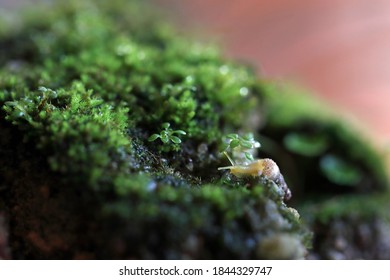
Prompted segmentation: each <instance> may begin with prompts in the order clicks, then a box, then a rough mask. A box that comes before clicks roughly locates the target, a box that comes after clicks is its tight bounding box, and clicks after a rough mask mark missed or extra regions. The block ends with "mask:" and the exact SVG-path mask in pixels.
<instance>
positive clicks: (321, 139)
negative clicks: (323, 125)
mask: <svg viewBox="0 0 390 280" xmlns="http://www.w3.org/2000/svg"><path fill="white" fill-rule="evenodd" d="M283 142H284V145H285V146H286V148H287V149H288V150H289V151H291V152H294V153H296V154H299V155H303V156H307V157H314V156H319V155H321V154H322V153H323V152H324V151H325V150H326V149H327V148H328V146H329V145H328V141H327V139H326V137H325V136H323V135H307V134H301V133H289V134H287V135H286V136H285V137H284V139H283Z"/></svg>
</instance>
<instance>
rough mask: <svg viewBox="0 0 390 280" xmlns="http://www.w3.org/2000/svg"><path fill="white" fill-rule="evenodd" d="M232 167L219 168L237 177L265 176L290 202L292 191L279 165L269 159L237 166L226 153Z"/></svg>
mask: <svg viewBox="0 0 390 280" xmlns="http://www.w3.org/2000/svg"><path fill="white" fill-rule="evenodd" d="M224 154H225V155H226V157H227V158H228V160H229V161H230V163H231V164H232V165H231V166H224V167H218V170H225V169H228V170H230V173H232V174H233V175H234V176H236V177H245V176H252V177H256V176H260V175H263V176H265V177H266V178H267V179H269V180H272V181H274V182H275V184H277V185H278V186H279V187H280V188H281V189H282V190H283V191H284V194H285V195H284V200H289V199H290V198H291V191H290V189H289V188H288V186H287V184H286V182H285V181H284V177H283V175H282V174H281V173H280V169H279V167H278V165H277V164H276V163H275V162H274V161H273V160H272V159H269V158H264V159H257V160H255V161H252V162H250V163H248V164H246V165H236V164H235V163H234V161H233V160H232V159H231V158H230V156H229V155H228V154H227V153H226V152H224Z"/></svg>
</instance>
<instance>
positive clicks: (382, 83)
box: [155, 0, 390, 151]
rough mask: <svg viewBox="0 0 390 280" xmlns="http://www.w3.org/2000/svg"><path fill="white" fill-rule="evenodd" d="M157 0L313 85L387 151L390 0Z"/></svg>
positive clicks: (235, 49)
mask: <svg viewBox="0 0 390 280" xmlns="http://www.w3.org/2000/svg"><path fill="white" fill-rule="evenodd" d="M155 1H156V2H157V3H158V4H159V5H160V6H161V7H162V8H163V9H165V10H167V11H169V12H170V13H171V14H172V15H173V16H174V18H175V20H176V21H179V23H180V26H182V28H183V29H187V30H193V31H195V32H196V33H199V34H201V35H202V36H208V37H209V38H211V39H212V40H216V41H217V42H218V43H220V44H222V45H223V48H224V49H225V51H226V53H227V55H229V56H230V57H233V58H235V59H239V60H243V61H246V62H249V63H251V64H254V65H255V67H256V69H257V71H258V72H259V73H260V74H261V75H263V76H265V77H269V78H274V79H275V78H276V79H279V78H281V79H283V80H289V81H293V82H294V83H298V84H299V85H301V86H303V87H304V88H307V89H309V90H310V92H312V93H313V94H315V95H317V97H318V98H320V99H321V100H322V101H323V102H326V103H329V104H330V105H331V106H332V107H333V108H335V112H337V114H342V115H343V116H344V117H348V118H349V119H352V121H354V123H355V124H357V125H358V126H360V128H361V129H363V130H364V131H366V132H367V133H368V134H369V137H370V138H371V139H372V140H373V141H374V142H375V143H376V144H377V145H378V146H379V147H383V148H384V149H386V150H387V151H388V149H389V146H390V124H389V122H390V110H389V109H390V92H389V91H390V51H389V50H390V1H388V0H333V1H324V0H293V1H291V0H273V1H269V0H213V1H209V0H192V1H182V0H155ZM205 33H206V35H205Z"/></svg>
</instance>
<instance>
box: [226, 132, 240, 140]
mask: <svg viewBox="0 0 390 280" xmlns="http://www.w3.org/2000/svg"><path fill="white" fill-rule="evenodd" d="M226 138H228V139H232V140H233V139H238V135H237V134H233V133H232V134H228V135H226Z"/></svg>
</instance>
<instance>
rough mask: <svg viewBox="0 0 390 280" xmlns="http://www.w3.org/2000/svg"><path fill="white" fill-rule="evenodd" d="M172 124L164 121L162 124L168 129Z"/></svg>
mask: <svg viewBox="0 0 390 280" xmlns="http://www.w3.org/2000/svg"><path fill="white" fill-rule="evenodd" d="M170 126H171V124H170V123H167V122H166V123H163V124H162V127H163V128H164V129H167V128H168V127H170Z"/></svg>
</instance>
